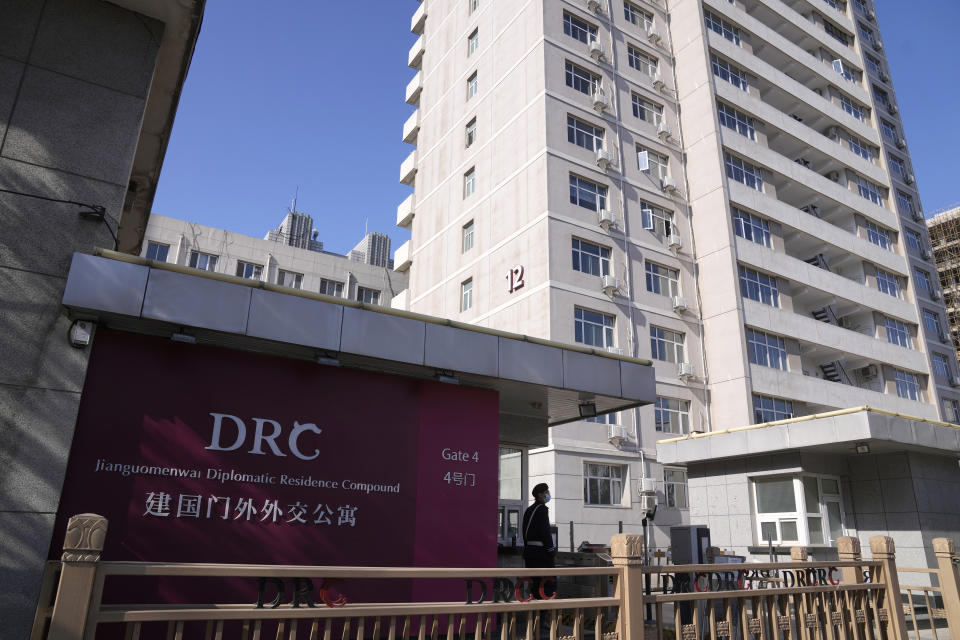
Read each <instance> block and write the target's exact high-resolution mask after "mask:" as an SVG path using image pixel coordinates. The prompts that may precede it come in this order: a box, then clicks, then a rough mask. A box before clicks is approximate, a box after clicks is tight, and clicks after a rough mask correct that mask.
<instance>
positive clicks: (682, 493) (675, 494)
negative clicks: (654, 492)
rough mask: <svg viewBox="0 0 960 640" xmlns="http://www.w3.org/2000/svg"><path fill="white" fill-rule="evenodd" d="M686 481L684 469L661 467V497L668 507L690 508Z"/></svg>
mask: <svg viewBox="0 0 960 640" xmlns="http://www.w3.org/2000/svg"><path fill="white" fill-rule="evenodd" d="M667 474H672V475H667ZM678 478H679V479H678ZM688 481H689V479H688V476H687V470H686V469H684V468H682V467H668V466H664V467H663V498H664V502H665V503H666V506H667V508H668V509H689V508H690V491H689V487H688Z"/></svg>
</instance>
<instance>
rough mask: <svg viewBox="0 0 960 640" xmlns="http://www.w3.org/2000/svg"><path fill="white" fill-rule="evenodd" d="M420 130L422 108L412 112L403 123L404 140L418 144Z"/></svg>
mask: <svg viewBox="0 0 960 640" xmlns="http://www.w3.org/2000/svg"><path fill="white" fill-rule="evenodd" d="M419 132H420V109H417V110H416V111H414V112H413V113H411V114H410V117H409V118H407V121H406V122H404V123H403V141H404V142H408V143H410V144H412V145H416V144H417V134H418V133H419Z"/></svg>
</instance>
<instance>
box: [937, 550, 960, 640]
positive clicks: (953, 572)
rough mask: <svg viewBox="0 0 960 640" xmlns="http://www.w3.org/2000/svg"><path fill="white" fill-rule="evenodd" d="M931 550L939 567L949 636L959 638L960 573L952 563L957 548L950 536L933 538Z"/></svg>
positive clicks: (941, 592)
mask: <svg viewBox="0 0 960 640" xmlns="http://www.w3.org/2000/svg"><path fill="white" fill-rule="evenodd" d="M933 552H934V554H936V556H937V567H938V568H939V569H940V571H939V576H940V594H941V595H942V596H943V608H944V609H946V612H947V626H948V627H949V628H950V637H951V638H960V573H958V572H957V565H955V564H954V563H953V558H954V555H956V552H957V548H956V546H955V544H954V542H953V540H951V539H950V538H934V539H933Z"/></svg>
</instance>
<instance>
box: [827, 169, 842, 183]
mask: <svg viewBox="0 0 960 640" xmlns="http://www.w3.org/2000/svg"><path fill="white" fill-rule="evenodd" d="M826 178H827V180H832V181H833V182H840V173H839V172H837V171H831V172H830V173H828V174H827V176H826Z"/></svg>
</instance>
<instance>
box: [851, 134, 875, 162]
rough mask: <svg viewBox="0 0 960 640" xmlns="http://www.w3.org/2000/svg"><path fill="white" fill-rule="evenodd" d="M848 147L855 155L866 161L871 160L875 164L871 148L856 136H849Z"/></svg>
mask: <svg viewBox="0 0 960 640" xmlns="http://www.w3.org/2000/svg"><path fill="white" fill-rule="evenodd" d="M846 138H847V147H848V148H849V149H850V151H853V152H854V153H855V154H857V155H858V156H860V157H861V158H863V159H864V160H869V161H870V162H873V151H872V150H871V149H870V146H869V145H868V144H867V143H866V142H864V141H863V140H861V139H860V138H858V137H856V136H852V135H849V134H847V136H846Z"/></svg>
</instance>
